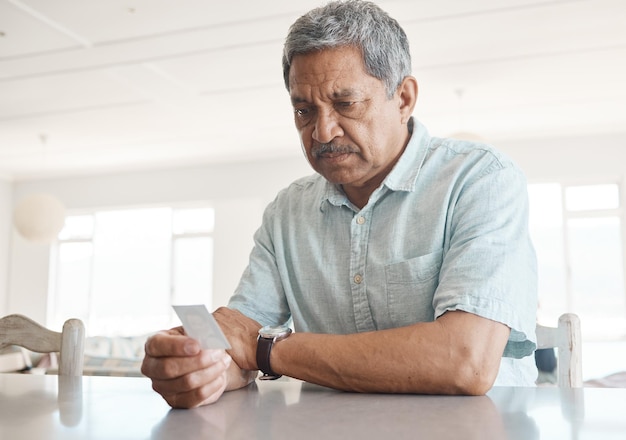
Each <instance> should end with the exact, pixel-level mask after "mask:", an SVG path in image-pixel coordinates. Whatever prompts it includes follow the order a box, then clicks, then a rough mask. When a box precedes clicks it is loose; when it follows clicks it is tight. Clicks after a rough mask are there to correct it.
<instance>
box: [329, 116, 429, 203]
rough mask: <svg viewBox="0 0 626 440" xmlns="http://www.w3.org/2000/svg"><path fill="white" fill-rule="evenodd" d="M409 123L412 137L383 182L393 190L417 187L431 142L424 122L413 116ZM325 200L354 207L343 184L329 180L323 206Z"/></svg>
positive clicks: (406, 189)
mask: <svg viewBox="0 0 626 440" xmlns="http://www.w3.org/2000/svg"><path fill="white" fill-rule="evenodd" d="M407 125H408V129H409V132H410V133H411V138H410V139H409V142H408V144H407V146H406V148H405V149H404V152H403V153H402V156H400V159H398V162H397V163H396V165H395V166H394V167H393V169H392V170H391V172H390V173H389V174H388V175H387V177H386V178H385V180H384V181H383V183H382V185H384V186H386V187H387V188H389V189H390V190H392V191H413V190H414V189H415V182H416V181H417V176H418V175H419V172H420V169H421V167H422V164H423V163H424V158H425V157H426V152H427V151H428V145H429V144H430V135H429V134H428V130H427V129H426V127H425V126H424V125H422V123H420V122H419V121H418V120H417V119H415V118H413V117H412V116H411V118H410V119H409V123H408V124H407ZM416 164H417V166H416ZM377 191H378V190H377ZM325 201H328V202H329V203H331V204H332V205H335V206H342V205H346V206H350V207H352V203H351V202H350V200H348V197H347V196H346V194H345V193H344V192H343V190H342V189H341V186H340V185H335V184H332V183H330V182H328V181H326V191H325V194H324V196H323V197H322V206H321V208H323V205H324V202H325Z"/></svg>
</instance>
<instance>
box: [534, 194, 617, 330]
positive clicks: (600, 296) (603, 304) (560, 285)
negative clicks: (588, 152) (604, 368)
mask: <svg viewBox="0 0 626 440" xmlns="http://www.w3.org/2000/svg"><path fill="white" fill-rule="evenodd" d="M529 198H530V231H531V236H532V237H533V242H534V245H535V248H536V250H537V257H538V262H539V320H540V321H545V322H547V323H551V325H554V323H555V322H556V320H557V319H558V316H559V315H560V314H561V313H563V312H566V311H571V312H574V313H577V314H578V315H580V317H581V320H582V322H584V332H583V337H584V338H585V339H615V338H619V337H626V293H625V290H624V258H623V249H624V239H623V227H624V226H623V225H624V220H623V211H622V209H621V205H620V197H619V186H618V185H617V184H597V185H562V184H558V183H548V184H533V185H529Z"/></svg>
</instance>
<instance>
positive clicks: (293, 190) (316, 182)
mask: <svg viewBox="0 0 626 440" xmlns="http://www.w3.org/2000/svg"><path fill="white" fill-rule="evenodd" d="M327 183H328V182H327V181H326V179H324V178H323V177H322V176H320V175H319V174H311V175H309V176H304V177H300V178H299V179H296V180H294V181H293V182H291V184H289V186H287V187H286V188H284V189H283V190H282V191H281V192H280V194H282V195H285V196H290V195H295V194H297V195H299V196H302V195H308V194H311V195H312V194H314V193H317V192H319V191H326V188H327Z"/></svg>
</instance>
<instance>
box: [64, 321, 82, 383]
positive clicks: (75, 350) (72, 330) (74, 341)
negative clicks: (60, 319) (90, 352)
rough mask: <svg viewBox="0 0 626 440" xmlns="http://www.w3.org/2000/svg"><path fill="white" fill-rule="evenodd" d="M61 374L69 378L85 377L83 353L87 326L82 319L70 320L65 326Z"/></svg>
mask: <svg viewBox="0 0 626 440" xmlns="http://www.w3.org/2000/svg"><path fill="white" fill-rule="evenodd" d="M61 334H62V339H61V354H60V359H59V374H64V375H67V376H82V375H83V362H84V358H83V352H84V347H85V326H84V325H83V322H82V321H81V320H80V319H68V320H67V321H65V324H63V331H62V333H61Z"/></svg>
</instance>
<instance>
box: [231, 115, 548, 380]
mask: <svg viewBox="0 0 626 440" xmlns="http://www.w3.org/2000/svg"><path fill="white" fill-rule="evenodd" d="M413 125H414V128H413V132H412V136H411V139H410V141H409V143H408V145H407V147H406V149H405V151H404V153H403V154H402V157H401V158H400V159H399V161H398V162H397V164H396V165H395V167H394V169H393V170H392V171H391V172H390V173H389V175H388V176H387V177H386V179H385V180H384V182H383V183H382V184H381V186H380V187H379V188H378V189H376V190H375V191H374V192H373V193H372V195H371V197H370V199H369V202H368V203H367V205H366V206H364V207H363V208H362V209H360V210H359V209H358V208H357V207H356V206H354V205H353V204H352V203H351V202H350V201H349V200H348V198H347V197H346V195H345V194H344V193H343V191H342V190H341V188H340V187H339V186H337V185H333V184H331V183H329V182H328V181H326V180H325V179H324V178H323V177H321V176H319V175H313V176H310V177H305V178H302V179H300V180H297V181H296V182H294V183H292V184H291V185H290V186H289V187H288V188H286V189H284V190H282V191H281V192H280V193H279V194H278V196H277V197H276V199H275V200H274V201H273V202H272V203H271V204H270V205H269V206H268V207H267V209H266V210H265V213H264V215H263V223H262V226H261V228H260V229H259V230H258V231H257V232H256V234H255V236H254V240H255V246H254V249H253V250H252V253H251V256H250V263H249V266H248V267H247V269H246V271H245V272H244V274H243V276H242V279H241V281H240V283H239V286H238V287H237V289H236V291H235V295H234V296H233V297H232V298H231V301H230V303H229V307H232V308H235V309H238V310H240V311H241V312H242V313H244V314H245V315H247V316H249V317H251V318H253V319H255V320H256V321H258V322H259V323H260V324H262V325H268V324H278V323H285V322H287V321H288V320H289V319H290V318H292V319H293V326H294V329H295V330H296V331H304V332H314V333H335V334H349V333H355V332H364V331H371V330H382V329H387V328H394V327H400V326H406V325H410V324H413V323H416V322H425V321H433V320H434V319H436V318H437V317H439V316H441V315H442V314H443V313H445V312H446V311H451V310H463V311H466V312H469V313H474V314H476V315H479V316H482V317H485V318H489V319H492V320H495V321H498V322H501V323H504V324H506V325H507V326H508V327H510V328H511V333H510V337H509V340H508V342H507V345H506V347H505V350H504V357H503V359H502V362H501V367H500V372H499V374H498V378H497V380H496V385H527V386H532V385H534V381H535V379H536V377H537V371H536V368H535V365H534V358H533V357H532V356H531V355H532V354H533V351H534V349H535V323H536V310H537V271H536V258H535V253H534V250H533V246H532V244H531V241H530V238H529V233H528V201H527V187H526V180H525V178H524V176H523V174H522V172H521V171H520V170H519V169H518V168H517V167H516V166H515V165H514V164H513V163H512V162H511V161H510V160H509V159H508V158H506V157H505V156H503V155H502V154H501V153H499V152H497V151H495V150H493V149H492V148H491V147H489V146H487V145H483V144H477V143H472V142H467V141H459V140H453V139H441V138H435V137H430V136H429V134H428V132H427V131H426V129H425V127H424V126H423V125H421V124H420V123H419V122H417V121H416V120H414V121H413ZM522 358H523V359H522Z"/></svg>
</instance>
